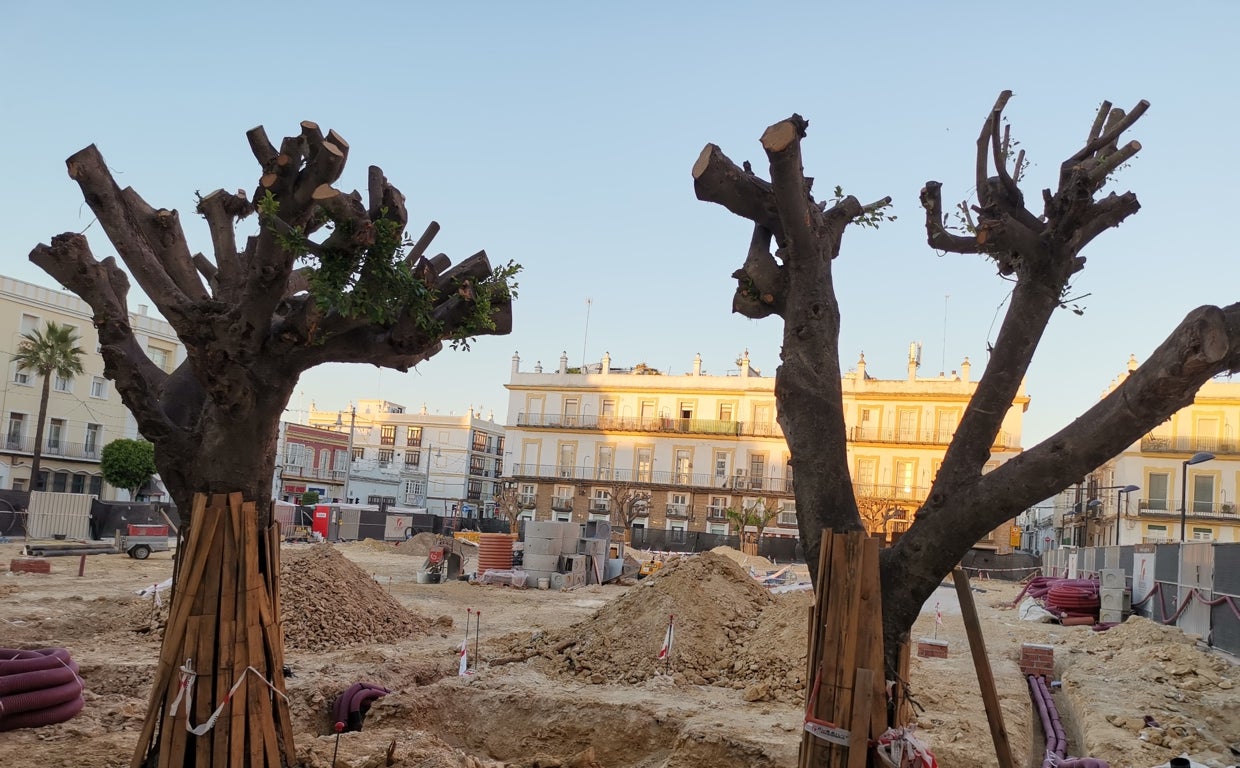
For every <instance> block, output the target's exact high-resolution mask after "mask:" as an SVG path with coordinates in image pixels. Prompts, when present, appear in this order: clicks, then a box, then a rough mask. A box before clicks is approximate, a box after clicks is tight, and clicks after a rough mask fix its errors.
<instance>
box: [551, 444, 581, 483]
mask: <svg viewBox="0 0 1240 768" xmlns="http://www.w3.org/2000/svg"><path fill="white" fill-rule="evenodd" d="M576 462H577V446H575V445H573V444H572V443H560V451H559V465H558V466H557V467H556V474H557V475H559V476H560V477H572V476H573V465H574V464H576Z"/></svg>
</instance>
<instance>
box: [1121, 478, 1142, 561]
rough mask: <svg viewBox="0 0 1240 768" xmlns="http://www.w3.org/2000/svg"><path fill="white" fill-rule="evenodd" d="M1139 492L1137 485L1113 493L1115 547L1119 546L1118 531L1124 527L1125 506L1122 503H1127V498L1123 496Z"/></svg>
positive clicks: (1139, 487) (1126, 486)
mask: <svg viewBox="0 0 1240 768" xmlns="http://www.w3.org/2000/svg"><path fill="white" fill-rule="evenodd" d="M1139 490H1141V486H1139V485H1125V486H1124V487H1123V488H1120V489H1119V490H1118V491H1116V492H1115V546H1117V547H1118V546H1119V534H1120V530H1122V528H1123V526H1124V507H1126V506H1127V504H1124V503H1123V502H1127V501H1128V497H1127V496H1125V495H1124V494H1126V493H1132V492H1133V491H1139ZM1121 500H1122V501H1121Z"/></svg>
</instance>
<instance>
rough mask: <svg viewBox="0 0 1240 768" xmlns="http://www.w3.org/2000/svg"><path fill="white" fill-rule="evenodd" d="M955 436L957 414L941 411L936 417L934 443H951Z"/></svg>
mask: <svg viewBox="0 0 1240 768" xmlns="http://www.w3.org/2000/svg"><path fill="white" fill-rule="evenodd" d="M954 434H956V412H955V411H939V412H938V413H937V414H936V415H935V425H934V442H936V443H948V442H951V439H952V435H954Z"/></svg>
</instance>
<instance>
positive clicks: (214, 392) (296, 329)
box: [30, 122, 517, 768]
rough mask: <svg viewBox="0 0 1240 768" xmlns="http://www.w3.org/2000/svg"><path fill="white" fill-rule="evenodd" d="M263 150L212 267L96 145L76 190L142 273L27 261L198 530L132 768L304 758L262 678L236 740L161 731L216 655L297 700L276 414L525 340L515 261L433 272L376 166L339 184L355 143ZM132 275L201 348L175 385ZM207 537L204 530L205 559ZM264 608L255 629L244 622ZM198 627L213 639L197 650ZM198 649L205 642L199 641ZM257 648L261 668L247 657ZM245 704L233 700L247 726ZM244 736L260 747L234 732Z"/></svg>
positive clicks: (307, 142)
mask: <svg viewBox="0 0 1240 768" xmlns="http://www.w3.org/2000/svg"><path fill="white" fill-rule="evenodd" d="M247 138H248V139H249V147H250V150H251V152H252V153H253V155H254V157H255V159H256V160H257V161H258V164H259V166H260V171H259V182H258V186H257V188H256V189H255V192H254V195H253V200H252V201H251V199H250V198H248V197H247V196H246V194H245V192H244V191H241V192H237V193H231V192H225V191H223V190H216V191H215V192H212V193H210V194H208V195H206V196H204V197H201V198H199V199H198V202H197V211H198V213H199V214H201V215H202V216H203V217H204V218H205V219H206V222H207V225H208V227H209V230H210V233H211V240H212V246H213V254H214V258H208V257H206V256H204V255H202V254H200V253H195V252H193V251H192V250H191V249H190V246H189V244H188V243H187V242H186V238H185V234H184V232H183V231H182V228H181V222H180V217H179V215H178V213H177V212H176V211H175V210H169V209H165V208H156V207H153V206H151V205H150V204H148V203H147V202H146V201H145V200H143V199H142V198H141V197H140V196H139V195H138V193H137V192H135V191H134V190H133V189H132V188H126V189H121V188H120V187H119V186H118V185H117V184H116V182H115V181H114V180H113V178H112V174H111V172H110V171H109V169H108V167H107V165H106V163H105V162H104V160H103V156H102V155H101V154H100V153H99V150H97V149H96V148H95V147H94V146H93V145H92V146H90V147H87V148H86V149H83V150H82V151H80V152H78V153H77V154H75V155H73V156H72V157H70V158H69V159H68V161H67V165H68V169H69V176H70V177H71V178H72V179H73V180H74V181H76V182H77V183H78V185H79V186H80V187H81V190H82V193H83V195H84V197H85V199H86V203H87V205H89V206H90V208H91V210H92V211H93V212H94V214H95V216H96V218H97V219H98V221H99V223H100V225H101V227H102V229H103V231H104V233H105V234H106V235H107V237H108V239H109V240H111V243H112V246H113V247H114V248H115V249H116V252H117V253H118V254H119V256H120V259H121V261H122V262H123V263H124V266H125V268H126V269H127V270H128V275H127V274H126V271H125V270H124V269H122V268H121V266H120V265H119V264H118V263H117V261H116V259H115V258H112V257H109V258H106V259H103V260H102V261H100V260H98V259H96V258H95V256H94V254H93V253H92V251H91V248H90V246H89V244H88V243H87V239H86V236H85V235H83V234H81V233H75V232H69V233H65V234H62V235H57V236H56V237H54V238H52V241H51V244H50V245H42V244H41V245H39V246H37V247H36V248H35V249H34V250H33V251H31V253H30V259H31V261H33V262H34V263H36V264H38V265H39V266H40V267H42V268H43V269H44V270H45V271H46V272H47V273H48V274H50V275H51V276H52V277H54V278H55V279H56V280H57V281H58V282H60V283H61V284H62V285H64V286H66V287H68V288H69V289H70V290H72V291H73V292H75V293H77V294H78V295H79V296H80V297H82V298H83V299H84V300H85V301H86V302H87V303H88V304H90V306H91V308H92V309H93V311H94V324H95V327H96V328H97V329H98V332H99V341H100V344H101V346H102V354H103V359H104V365H105V368H104V373H105V375H106V376H107V377H108V378H109V379H112V380H113V381H114V382H115V383H116V388H117V391H118V392H119V393H120V395H121V398H122V400H123V401H124V403H125V405H126V406H127V407H128V408H129V410H130V411H131V412H132V413H133V415H134V418H135V419H136V420H137V424H138V430H139V432H141V434H142V436H143V437H145V438H146V439H148V440H150V441H151V442H152V443H153V444H154V446H155V458H156V462H157V464H158V467H159V474H160V477H161V478H162V479H163V481H164V483H165V484H166V485H167V487H168V490H169V492H170V493H171V495H172V498H173V500H174V501H175V502H176V504H177V507H178V508H179V510H180V514H181V517H182V519H183V520H185V521H186V522H187V523H188V527H189V532H188V534H187V542H188V543H189V544H190V546H188V547H187V551H185V552H183V553H182V558H181V560H180V561H179V565H180V567H179V568H178V572H177V578H178V581H181V580H182V578H184V580H185V585H184V588H181V587H178V588H177V589H176V591H175V593H174V603H173V606H172V614H171V616H172V618H170V624H169V629H170V631H169V632H166V633H165V637H164V646H163V649H162V650H161V657H160V666H159V667H158V669H157V678H156V686H155V688H154V690H153V694H152V706H151V711H150V712H149V713H148V719H147V724H146V730H145V731H144V733H143V734H142V738H141V743H140V744H139V745H138V750H137V753H136V755H135V759H134V762H135V764H138V763H141V762H143V761H144V759H145V757H144V756H145V755H146V754H147V753H148V752H149V753H150V754H154V753H155V752H158V753H159V764H160V765H180V764H182V762H187V763H192V762H195V761H196V764H197V765H198V766H199V768H203V767H204V766H207V765H224V764H227V761H228V759H229V751H230V750H232V751H233V759H234V760H236V759H238V755H239V754H240V753H237V752H236V750H237V749H241V750H242V751H243V752H245V751H248V754H249V762H248V763H247V764H249V765H261V764H267V765H270V766H275V765H277V764H281V761H286V762H290V763H291V762H292V761H293V760H294V759H295V758H294V755H295V752H294V748H293V744H292V739H291V733H292V732H291V725H290V723H289V721H288V719H287V709H286V708H284V709H283V710H281V707H282V706H283V705H282V704H281V702H280V700H278V699H271V700H270V701H269V702H268V701H267V694H266V693H261V692H260V688H261V684H260V683H258V682H256V681H252V680H251V681H250V682H249V685H248V687H249V689H250V690H251V691H252V692H254V693H253V696H251V697H249V698H250V702H249V703H250V706H251V709H250V710H248V713H249V716H248V717H245V718H239V717H236V716H234V717H233V718H221V720H220V721H219V722H217V723H216V725H215V729H216V732H217V733H218V732H219V731H220V730H221V729H222V730H223V731H224V732H225V734H226V738H224V739H223V743H222V744H221V739H220V737H218V736H216V735H215V734H214V733H213V734H212V735H211V737H207V736H203V737H195V736H192V735H191V736H189V737H186V736H185V734H184V733H182V732H181V731H180V730H178V728H177V727H176V726H177V724H178V722H183V721H177V720H175V719H174V718H172V716H171V714H170V712H169V713H165V714H166V715H167V716H165V717H164V718H163V728H162V730H161V731H160V732H158V733H156V732H155V730H154V723H155V721H156V720H159V719H160V715H161V713H164V711H165V709H168V708H167V707H165V704H164V701H165V700H163V699H160V698H159V697H160V695H161V690H163V689H161V688H160V686H161V685H164V686H165V688H167V685H168V684H169V681H168V679H167V678H170V677H171V675H172V674H173V673H174V672H175V670H176V669H177V667H179V666H181V665H182V664H183V663H184V662H185V660H186V659H187V658H193V659H210V658H212V657H211V656H210V654H209V653H208V651H210V652H214V653H217V655H216V656H215V658H221V656H219V655H218V654H224V653H229V654H234V655H232V656H229V657H228V658H233V659H234V660H235V662H236V664H235V666H234V668H235V669H237V670H239V672H238V674H239V675H240V676H242V677H245V676H246V675H247V674H248V673H247V672H246V663H245V660H248V661H249V666H254V667H255V668H257V669H258V670H259V672H260V673H261V674H262V675H263V677H264V678H266V679H267V680H271V681H273V682H274V683H275V685H276V687H277V688H280V687H281V686H282V677H281V672H280V669H281V666H282V658H283V649H282V647H280V641H279V637H280V635H279V632H278V631H276V630H273V629H272V628H273V627H274V626H275V621H274V617H276V616H278V610H279V605H278V589H277V586H278V581H277V574H278V566H277V564H276V563H275V562H274V560H275V557H276V552H277V550H278V548H277V547H274V546H271V547H268V544H269V543H270V542H272V541H274V540H275V539H274V538H273V537H272V536H271V533H270V529H269V528H268V527H267V525H266V524H267V523H268V521H269V520H270V508H271V478H272V475H273V473H274V469H275V458H276V457H275V448H276V439H277V435H278V427H279V422H280V417H281V414H282V412H283V410H284V407H285V405H286V404H287V403H288V400H289V395H290V394H291V393H292V391H293V388H294V386H295V385H296V384H297V380H298V377H299V376H300V375H301V373H302V372H303V371H305V370H308V369H310V368H313V367H314V366H317V365H321V364H323V363H333V362H334V363H369V364H372V365H376V366H382V367H385V368H393V369H396V370H399V371H407V370H408V369H409V368H411V367H413V366H415V365H417V364H418V363H420V362H422V361H423V360H426V359H427V358H429V357H431V356H432V355H434V354H436V353H437V352H439V351H440V350H441V349H442V346H443V342H445V341H447V342H450V343H451V344H452V345H453V346H465V347H468V343H469V341H470V339H471V338H473V337H475V336H477V335H481V334H504V333H508V332H509V330H510V328H511V300H512V298H513V297H514V288H515V283H514V279H513V278H514V275H515V273H516V271H517V267H515V266H514V265H513V264H512V263H511V262H510V263H509V264H508V265H507V266H504V267H500V268H498V269H492V267H491V265H490V262H489V261H488V260H487V257H486V254H485V253H484V252H481V251H480V252H478V253H477V254H475V255H473V256H471V257H469V258H467V259H465V260H464V261H462V262H461V263H460V264H458V265H457V266H455V267H452V266H451V262H450V261H449V259H448V258H447V257H446V256H445V255H443V254H439V255H436V256H433V257H429V258H428V257H426V256H425V253H426V249H427V247H428V246H429V245H430V243H431V240H432V239H433V238H434V236H435V234H436V233H437V232H438V229H439V225H438V224H436V223H434V222H431V224H430V225H429V226H428V227H427V228H426V230H425V232H424V233H423V234H422V235H421V236H420V237H419V239H418V240H417V241H416V242H410V241H409V240H408V239H407V237H406V235H405V227H406V224H407V223H408V212H407V211H406V208H405V199H404V196H403V195H402V194H401V193H400V191H399V190H397V189H396V187H394V186H392V185H391V184H390V183H388V180H387V179H386V178H385V177H384V175H383V172H382V171H381V170H380V169H379V168H378V167H375V166H371V167H370V171H369V176H368V183H367V189H366V193H365V194H360V193H358V192H356V191H355V192H348V193H346V192H343V191H341V190H340V189H338V188H337V187H336V186H335V185H336V182H337V180H338V179H339V178H340V176H341V174H342V173H343V171H344V168H345V162H346V160H347V158H348V155H349V145H348V143H347V142H345V140H344V139H343V138H341V137H340V136H339V135H338V134H337V133H336V132H335V131H330V132H328V133H326V134H324V133H323V131H321V130H320V129H319V126H318V125H316V124H314V123H312V122H304V123H302V124H301V132H300V133H299V134H298V135H296V136H290V137H287V138H285V139H283V141H281V142H280V144H279V146H278V147H277V146H275V145H273V144H272V143H271V141H270V140H269V139H268V138H267V134H266V132H265V131H264V130H263V129H262V128H261V127H259V128H254V129H253V130H251V131H249V132H248V133H247ZM253 213H257V214H258V225H257V230H256V231H255V232H254V234H252V235H250V236H248V237H247V238H246V239H245V240H244V242H238V235H237V228H236V227H237V222H238V221H239V220H241V219H244V218H246V217H248V216H249V215H250V214H253ZM130 275H132V277H133V278H134V279H135V280H136V281H137V283H138V285H139V287H141V289H142V290H143V292H144V293H145V294H146V295H147V296H148V297H150V300H151V301H153V302H154V303H155V306H156V307H157V308H158V310H159V313H160V314H161V315H162V316H163V317H164V318H166V319H167V321H168V322H169V323H170V324H171V325H172V327H173V329H174V330H175V331H176V333H177V336H178V337H179V338H180V339H181V341H182V342H183V343H184V345H185V351H186V357H185V360H184V361H182V362H180V364H179V365H177V366H176V367H175V368H174V369H173V370H164V369H162V368H161V367H160V366H159V365H157V364H156V363H155V362H154V361H152V360H151V358H150V357H148V356H147V354H146V350H145V349H144V348H143V345H142V343H141V342H140V341H139V339H138V338H137V337H136V336H135V334H134V330H133V328H132V327H131V325H130V315H129V307H128V304H127V294H128V291H129V276H130ZM196 494H204V495H205V494H232V496H231V497H230V499H229V500H228V503H227V505H225V504H224V500H223V497H221V500H220V503H218V504H217V503H214V502H213V503H212V509H225V508H227V509H228V510H229V514H228V515H227V516H225V515H212V514H205V515H204V514H203V513H202V512H201V511H200V509H201V508H205V507H201V508H196V507H195V506H194V503H193V501H194V499H195V498H196ZM249 504H252V506H250V507H249V510H247V509H246V507H247V505H249ZM255 509H256V510H257V512H256V513H255V512H254V510H255ZM200 516H201V517H202V518H203V519H199V518H200ZM224 517H227V519H225V520H223V521H221V518H224ZM238 518H242V519H238ZM229 523H231V525H229ZM195 529H197V530H198V531H200V532H201V533H202V535H201V539H202V540H201V541H200V542H197V543H195V542H196V538H195ZM255 531H257V533H255ZM220 537H223V539H221V538H220ZM264 537H266V538H264ZM221 542H222V543H221ZM204 547H207V548H211V549H210V550H209V551H210V554H209V555H200V554H199V551H201V550H202V548H204ZM195 548H197V549H195ZM204 562H210V563H212V566H211V567H205V566H203V565H202V563H204ZM221 564H222V566H224V567H223V572H224V575H223V576H222V577H221V576H220V575H219V574H220V572H221V567H220V566H221ZM234 565H235V566H236V568H234V567H233V566H234ZM195 574H201V579H200V581H199V583H198V584H197V586H198V590H197V591H198V592H201V593H202V594H194V592H195V590H193V589H192V588H191V585H194V584H195V580H196V578H197V577H196V576H195ZM234 577H235V581H234V580H233V579H234ZM221 579H222V582H221ZM256 580H258V581H259V582H261V583H256ZM221 583H222V584H223V586H221ZM232 587H235V589H233V588H232ZM272 593H274V594H272ZM195 598H201V599H199V601H198V602H194V603H193V606H194V608H193V616H192V617H188V618H186V619H185V621H186V622H187V623H188V624H189V625H190V627H191V630H190V631H189V632H188V633H187V632H186V631H184V629H183V627H179V629H180V630H181V631H180V632H179V634H180V637H177V634H178V632H172V631H171V629H172V628H173V619H176V618H177V617H178V616H180V615H181V614H179V613H178V603H177V601H182V600H194V599H195ZM234 598H235V600H234ZM247 600H257V601H258V602H259V603H260V605H259V606H254V605H253V604H252V603H247V602H246V601H247ZM234 605H235V607H236V616H237V626H236V632H235V634H236V635H237V636H238V637H237V638H236V639H235V640H234V639H232V635H233V629H234V628H233V627H232V626H228V627H227V628H226V632H225V633H224V634H219V632H221V631H224V630H221V629H220V627H221V623H220V620H219V617H220V616H221V612H222V613H223V614H227V613H228V612H229V611H230V610H232V609H233V608H234ZM246 606H249V607H248V608H247V607H246ZM250 608H252V609H253V610H254V611H256V612H257V613H255V614H246V613H245V611H246V610H249V609H250ZM260 609H261V610H260ZM186 613H187V614H188V611H186ZM204 617H205V618H206V619H208V620H210V621H208V622H207V626H202V623H203V622H202V621H201V620H202V619H203V618H204ZM256 617H257V618H256ZM229 618H231V616H230V617H229ZM195 619H199V620H200V621H199V622H198V623H197V624H195V623H194V622H195ZM211 623H214V630H215V633H214V634H213V633H212V632H211V630H212V629H213V627H212V626H210V624H211ZM225 623H226V624H230V625H231V624H232V623H233V622H227V621H226V622H225ZM195 631H198V632H199V634H200V635H201V636H200V637H199V638H198V639H197V641H195V640H194V638H193V637H192V635H193V634H194V632H195ZM247 632H250V636H249V638H248V643H249V645H248V648H247V647H246V646H245V645H244V644H243V643H244V642H245V637H244V636H245V635H246V633H247ZM203 633H205V634H203ZM186 637H190V640H189V641H188V642H189V643H190V645H184V642H185V638H186ZM211 637H215V642H214V644H212V643H211V642H210V638H211ZM195 642H196V644H197V648H196V649H195V647H194V643H195ZM204 643H205V645H204ZM230 643H231V644H232V645H230ZM234 652H235V653H234ZM242 652H245V653H248V656H246V657H242V656H239V655H236V654H240V653H242ZM243 659H244V660H243ZM196 674H197V678H195V679H197V681H198V683H197V685H198V688H199V690H198V691H197V695H196V696H195V701H196V702H200V701H218V700H221V699H222V696H223V693H222V691H223V690H227V686H224V687H223V689H222V690H221V688H220V686H222V685H223V684H224V683H225V682H227V680H225V679H223V678H224V677H227V676H226V675H225V674H223V673H221V674H222V675H223V677H217V678H215V679H212V677H211V669H210V668H206V669H199V670H197V673H196ZM212 683H214V684H215V685H216V690H215V691H214V692H212V689H211V684H212ZM204 686H205V690H204ZM172 690H173V691H174V692H175V685H174V684H173V688H172ZM244 698H245V697H241V696H240V695H239V696H236V697H233V698H232V700H231V706H232V707H233V710H234V712H238V711H240V708H241V701H239V699H240V700H244ZM167 701H171V697H168V699H167ZM264 702H267V703H264ZM255 707H256V708H257V709H255ZM273 710H275V711H274V712H273ZM181 712H182V713H184V708H182V710H181ZM183 716H184V715H183V714H182V715H179V717H183ZM273 720H274V721H275V722H274V724H273ZM169 723H171V724H172V726H171V727H169ZM230 727H232V728H233V729H234V731H235V729H238V728H242V729H244V730H245V733H244V735H243V734H241V733H237V732H233V733H232V734H231V735H230V736H229V735H227V732H228V730H229V728H230ZM277 733H278V734H279V735H276V734H277ZM230 740H231V741H230ZM212 741H214V745H212V743H211V742H212ZM187 742H188V743H187ZM238 745H240V746H238ZM212 750H214V751H212ZM195 755H196V756H195Z"/></svg>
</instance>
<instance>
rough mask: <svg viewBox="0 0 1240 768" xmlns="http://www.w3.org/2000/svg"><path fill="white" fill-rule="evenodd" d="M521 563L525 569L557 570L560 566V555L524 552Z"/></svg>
mask: <svg viewBox="0 0 1240 768" xmlns="http://www.w3.org/2000/svg"><path fill="white" fill-rule="evenodd" d="M523 565H524V567H525V570H527V571H557V570H559V568H560V556H559V555H531V554H530V553H529V552H526V553H525V560H524V562H523Z"/></svg>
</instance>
